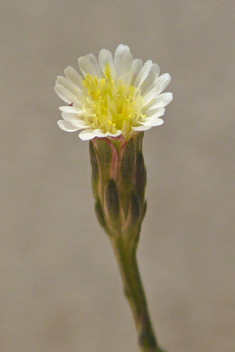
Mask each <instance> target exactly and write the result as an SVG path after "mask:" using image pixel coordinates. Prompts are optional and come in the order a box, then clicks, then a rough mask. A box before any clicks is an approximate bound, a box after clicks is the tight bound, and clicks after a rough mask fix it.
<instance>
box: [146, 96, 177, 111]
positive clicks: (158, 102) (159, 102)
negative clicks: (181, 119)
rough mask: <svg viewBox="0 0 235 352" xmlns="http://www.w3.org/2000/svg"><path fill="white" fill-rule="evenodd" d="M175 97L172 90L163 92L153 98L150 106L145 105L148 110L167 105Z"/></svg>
mask: <svg viewBox="0 0 235 352" xmlns="http://www.w3.org/2000/svg"><path fill="white" fill-rule="evenodd" d="M172 99H173V94H172V93H170V92H167V93H162V94H160V95H158V96H157V98H155V99H153V100H152V101H151V102H150V103H149V104H148V106H145V109H146V112H148V111H151V110H153V109H156V108H162V107H165V106H167V105H168V104H169V103H170V102H171V101H172Z"/></svg>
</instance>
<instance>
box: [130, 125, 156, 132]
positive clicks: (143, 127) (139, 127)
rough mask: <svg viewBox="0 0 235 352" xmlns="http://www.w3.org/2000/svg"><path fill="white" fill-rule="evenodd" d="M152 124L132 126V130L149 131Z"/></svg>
mask: <svg viewBox="0 0 235 352" xmlns="http://www.w3.org/2000/svg"><path fill="white" fill-rule="evenodd" d="M151 127H152V126H143V125H141V126H137V127H132V131H147V130H150V128H151Z"/></svg>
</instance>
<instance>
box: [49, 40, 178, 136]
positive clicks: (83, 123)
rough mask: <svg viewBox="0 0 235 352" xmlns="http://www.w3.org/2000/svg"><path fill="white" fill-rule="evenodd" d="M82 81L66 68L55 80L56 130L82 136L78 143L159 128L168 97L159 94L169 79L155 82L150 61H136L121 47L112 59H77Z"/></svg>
mask: <svg viewBox="0 0 235 352" xmlns="http://www.w3.org/2000/svg"><path fill="white" fill-rule="evenodd" d="M78 66H79V68H80V71H81V73H82V76H81V75H79V74H78V72H77V71H76V70H74V69H73V68H72V67H70V66H68V67H67V68H66V69H65V70H64V74H65V77H62V76H58V77H57V80H56V85H55V91H56V93H57V95H58V96H59V97H60V98H61V99H62V100H64V101H65V102H66V103H67V104H69V105H68V106H61V107H60V110H61V111H62V117H63V120H59V121H58V125H59V127H60V128H61V129H62V130H64V131H67V132H74V131H78V130H83V131H82V132H80V133H79V137H80V138H81V139H82V140H90V139H93V138H94V137H118V136H120V135H123V136H124V138H127V137H129V136H131V135H132V134H133V133H135V132H137V131H145V130H148V129H150V128H151V127H153V126H159V125H161V124H162V123H163V120H162V119H160V117H161V116H162V115H164V113H165V106H166V105H168V104H169V103H170V102H171V100H172V98H173V95H172V93H162V91H163V90H164V89H165V88H166V87H167V85H168V84H169V83H170V79H171V78H170V75H169V74H168V73H165V74H163V75H161V76H159V71H160V69H159V66H158V65H157V64H155V63H153V62H152V61H151V60H148V61H146V62H145V63H143V61H142V60H141V59H134V60H133V57H132V55H131V53H130V49H129V47H128V46H126V45H122V44H121V45H119V46H118V47H117V49H116V52H115V55H114V58H113V57H112V54H111V52H110V51H109V50H106V49H102V50H101V51H100V52H99V57H98V60H97V59H96V58H95V56H94V55H92V54H89V55H86V56H82V57H80V58H79V59H78Z"/></svg>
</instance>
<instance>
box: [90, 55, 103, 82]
mask: <svg viewBox="0 0 235 352" xmlns="http://www.w3.org/2000/svg"><path fill="white" fill-rule="evenodd" d="M86 58H88V60H89V61H90V63H91V64H92V65H93V67H94V69H95V72H96V76H97V77H99V78H100V77H101V70H100V65H99V63H98V61H97V59H96V57H95V56H94V55H93V54H88V55H86Z"/></svg>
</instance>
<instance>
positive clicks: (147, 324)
mask: <svg viewBox="0 0 235 352" xmlns="http://www.w3.org/2000/svg"><path fill="white" fill-rule="evenodd" d="M110 239H111V243H112V246H113V249H114V252H115V255H116V259H117V262H118V266H119V270H120V273H121V277H122V281H123V286H124V294H125V296H126V297H127V299H128V301H129V304H130V306H131V309H132V313H133V316H134V320H135V325H136V329H137V334H138V344H139V347H140V349H141V351H142V352H164V350H162V349H161V348H160V347H159V345H158V343H157V339H156V337H155V333H154V330H153V327H152V323H151V320H150V315H149V312H148V306H147V301H146V297H145V293H144V288H143V284H142V282H141V277H140V273H139V269H138V264H137V259H136V250H137V244H136V245H134V246H128V247H127V246H126V245H125V241H123V239H122V237H121V236H118V237H116V236H115V237H111V238H110Z"/></svg>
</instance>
